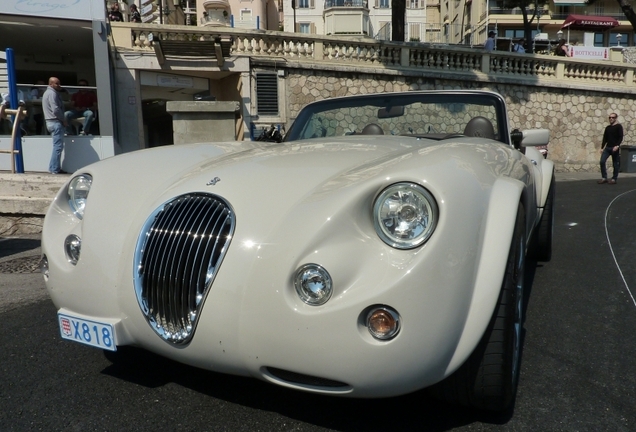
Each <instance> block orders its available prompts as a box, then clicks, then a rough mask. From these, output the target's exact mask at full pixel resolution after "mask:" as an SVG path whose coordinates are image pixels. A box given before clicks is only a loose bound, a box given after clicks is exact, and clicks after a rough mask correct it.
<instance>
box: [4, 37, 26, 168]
mask: <svg viewBox="0 0 636 432" xmlns="http://www.w3.org/2000/svg"><path fill="white" fill-rule="evenodd" d="M6 56H7V77H8V78H9V104H10V105H11V109H18V102H19V101H18V84H17V83H18V81H17V79H16V76H15V57H14V54H13V49H12V48H7V50H6ZM11 120H12V121H13V122H16V121H21V119H20V118H19V116H15V115H14V116H11ZM13 140H14V141H13V149H14V150H17V153H16V154H14V155H13V157H14V158H15V170H16V172H17V173H19V174H24V159H23V157H22V130H21V128H17V131H16V134H15V136H14V137H13Z"/></svg>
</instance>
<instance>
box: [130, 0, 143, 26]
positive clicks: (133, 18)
mask: <svg viewBox="0 0 636 432" xmlns="http://www.w3.org/2000/svg"><path fill="white" fill-rule="evenodd" d="M130 22H135V23H140V22H141V14H140V13H139V10H138V9H137V5H136V4H134V3H133V4H131V5H130Z"/></svg>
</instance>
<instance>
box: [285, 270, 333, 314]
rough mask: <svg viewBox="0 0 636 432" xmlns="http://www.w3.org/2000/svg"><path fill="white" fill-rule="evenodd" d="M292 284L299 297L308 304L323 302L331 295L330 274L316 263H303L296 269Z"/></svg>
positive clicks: (320, 303) (317, 304)
mask: <svg viewBox="0 0 636 432" xmlns="http://www.w3.org/2000/svg"><path fill="white" fill-rule="evenodd" d="M294 285H295V286H296V292H297V293H298V296H299V297H300V299H301V300H302V301H304V302H305V303H307V304H308V305H310V306H320V305H322V304H325V303H326V302H327V300H329V298H330V297H331V292H332V281H331V276H330V275H329V273H328V272H327V270H325V269H324V268H322V267H321V266H319V265H318V264H305V265H304V266H302V267H300V268H299V269H298V270H296V276H295V277H294Z"/></svg>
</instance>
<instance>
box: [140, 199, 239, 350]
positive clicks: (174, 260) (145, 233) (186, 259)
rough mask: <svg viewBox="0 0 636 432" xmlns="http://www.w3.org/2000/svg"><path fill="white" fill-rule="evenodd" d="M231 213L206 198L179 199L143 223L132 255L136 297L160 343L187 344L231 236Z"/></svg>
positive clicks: (217, 202)
mask: <svg viewBox="0 0 636 432" xmlns="http://www.w3.org/2000/svg"><path fill="white" fill-rule="evenodd" d="M234 223H235V218H234V212H233V211H232V209H231V208H230V206H229V205H228V204H227V203H226V202H225V201H223V200H222V199H220V198H218V197H216V196H214V195H209V194H203V193H192V194H187V195H182V196H179V197H177V198H175V199H173V200H172V201H169V202H167V203H166V204H164V205H163V206H162V207H160V208H158V209H157V210H156V211H155V212H154V213H153V214H152V215H151V216H150V217H149V218H148V220H147V221H146V223H145V225H144V227H143V229H142V232H141V234H140V236H139V240H138V241H137V248H136V251H135V268H136V272H135V280H134V282H135V291H136V294H137V301H138V302H139V306H140V307H141V310H142V312H143V313H144V315H145V316H146V319H147V320H148V322H149V323H150V325H151V326H152V328H153V329H154V330H155V332H157V334H158V335H159V336H161V337H162V338H163V339H165V340H167V341H169V342H172V343H175V344H184V343H187V342H188V341H189V340H190V339H191V338H192V335H193V334H194V330H195V328H196V323H197V318H198V315H199V312H200V310H201V307H202V305H203V301H204V299H205V297H206V296H207V294H208V291H209V289H210V287H211V285H212V281H213V280H214V277H215V276H216V273H217V271H218V269H219V266H220V265H221V262H222V261H223V256H224V255H225V252H226V251H227V248H228V246H229V244H230V240H231V238H232V234H233V232H234Z"/></svg>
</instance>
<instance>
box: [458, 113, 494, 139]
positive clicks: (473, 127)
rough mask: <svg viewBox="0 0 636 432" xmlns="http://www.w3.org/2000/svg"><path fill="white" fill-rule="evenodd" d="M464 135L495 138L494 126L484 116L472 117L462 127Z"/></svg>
mask: <svg viewBox="0 0 636 432" xmlns="http://www.w3.org/2000/svg"><path fill="white" fill-rule="evenodd" d="M464 135H466V136H469V137H478V138H488V139H495V128H494V127H493V126H492V123H491V122H490V120H488V119H487V118H486V117H481V116H478V117H473V118H472V119H470V121H469V122H468V123H467V124H466V127H465V128H464Z"/></svg>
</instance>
